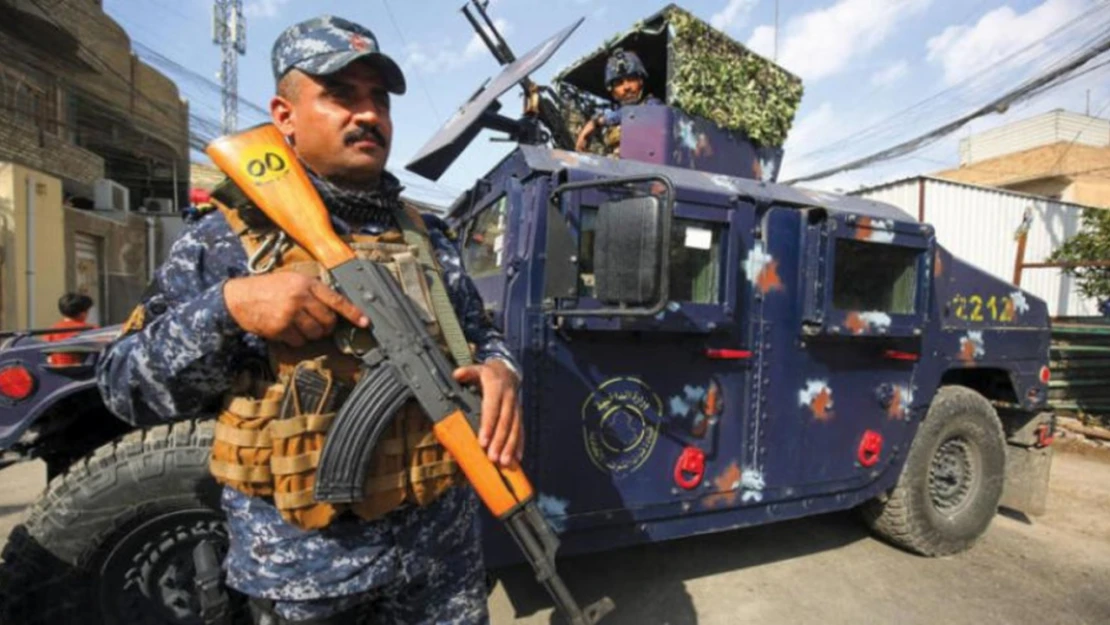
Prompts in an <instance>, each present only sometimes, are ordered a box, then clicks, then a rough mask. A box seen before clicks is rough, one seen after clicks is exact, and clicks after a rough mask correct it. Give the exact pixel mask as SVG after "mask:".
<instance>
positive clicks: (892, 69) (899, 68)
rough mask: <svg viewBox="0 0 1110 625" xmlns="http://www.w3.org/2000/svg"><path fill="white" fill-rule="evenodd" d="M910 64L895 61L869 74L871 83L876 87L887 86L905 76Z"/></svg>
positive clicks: (903, 61)
mask: <svg viewBox="0 0 1110 625" xmlns="http://www.w3.org/2000/svg"><path fill="white" fill-rule="evenodd" d="M909 70H910V64H909V63H907V62H906V61H905V59H903V60H901V61H895V62H894V63H890V64H889V65H887V66H886V67H884V68H883V69H881V70H879V71H877V72H875V73H874V74H872V75H871V84H872V85H874V86H876V87H887V86H890V85H893V84H894V83H896V82H898V81H899V80H902V79H903V78H905V76H906V74H908V73H909Z"/></svg>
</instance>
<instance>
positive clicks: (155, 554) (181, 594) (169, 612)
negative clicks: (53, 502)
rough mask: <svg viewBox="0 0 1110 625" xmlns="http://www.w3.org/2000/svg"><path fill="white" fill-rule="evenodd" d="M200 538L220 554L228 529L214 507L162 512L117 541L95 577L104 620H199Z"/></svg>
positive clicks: (141, 623) (185, 623) (183, 623)
mask: <svg viewBox="0 0 1110 625" xmlns="http://www.w3.org/2000/svg"><path fill="white" fill-rule="evenodd" d="M202 540H209V541H212V542H213V543H214V544H215V546H216V550H217V554H218V555H219V557H220V559H221V560H222V559H223V557H224V556H225V555H226V552H227V530H226V526H225V524H224V521H223V519H222V518H221V517H220V516H219V515H218V514H216V513H215V512H214V511H212V510H187V511H177V512H171V513H166V514H160V515H157V516H154V517H152V518H149V519H147V520H146V521H144V522H143V523H142V524H140V525H138V526H136V527H135V528H133V529H132V530H131V531H129V532H128V533H127V534H126V535H125V536H123V537H122V538H121V539H120V540H118V541H116V543H115V545H114V546H113V548H112V550H111V552H110V553H109V554H108V556H107V557H106V558H105V559H104V560H103V562H102V563H101V565H100V567H99V575H98V576H97V598H98V601H99V606H100V613H101V614H102V615H103V617H104V621H105V623H120V624H121V625H122V624H123V623H128V624H130V623H134V624H137V625H148V624H151V625H154V624H157V625H169V624H173V625H179V624H180V625H194V624H196V625H200V624H201V622H202V621H201V619H200V616H199V614H200V605H199V602H198V600H197V595H196V593H195V591H194V575H195V568H194V566H193V548H194V547H196V545H197V544H199V543H200V542H201V541H202Z"/></svg>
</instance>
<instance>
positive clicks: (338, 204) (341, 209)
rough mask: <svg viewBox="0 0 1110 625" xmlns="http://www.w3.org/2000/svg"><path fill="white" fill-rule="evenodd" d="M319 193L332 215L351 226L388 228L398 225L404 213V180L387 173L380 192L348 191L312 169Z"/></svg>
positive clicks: (384, 175)
mask: <svg viewBox="0 0 1110 625" xmlns="http://www.w3.org/2000/svg"><path fill="white" fill-rule="evenodd" d="M308 177H309V179H310V180H312V184H313V186H315V187H316V191H317V192H319V193H320V197H321V198H323V200H324V205H325V206H327V207H328V212H330V213H331V214H332V215H334V216H336V217H338V218H340V219H342V220H343V221H345V222H347V223H348V224H350V225H353V226H355V225H357V226H361V225H369V224H376V225H380V226H382V227H384V228H392V227H394V226H396V225H397V222H396V217H395V215H396V214H397V212H398V211H400V210H402V206H401V199H400V196H401V191H402V190H403V189H404V187H402V186H401V181H400V180H398V179H397V177H396V176H394V175H393V174H391V173H389V172H387V171H383V172H382V175H381V181H380V183H379V184H378V188H376V189H366V190H361V189H357V190H356V189H347V188H342V187H339V186H337V185H336V184H335V183H332V182H329V181H327V180H325V179H324V178H321V177H320V176H318V175H316V173H315V172H313V171H311V170H309V171H308Z"/></svg>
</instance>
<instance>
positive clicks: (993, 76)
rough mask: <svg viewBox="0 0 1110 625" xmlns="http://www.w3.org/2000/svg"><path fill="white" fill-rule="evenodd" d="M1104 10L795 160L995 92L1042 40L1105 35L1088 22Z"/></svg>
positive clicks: (1095, 9)
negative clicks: (1080, 32) (959, 99)
mask: <svg viewBox="0 0 1110 625" xmlns="http://www.w3.org/2000/svg"><path fill="white" fill-rule="evenodd" d="M1106 9H1107V6H1106V5H1101V6H1099V5H1096V6H1095V7H1093V8H1091V9H1089V10H1087V11H1085V12H1084V13H1082V14H1080V15H1079V16H1077V17H1075V18H1074V19H1072V20H1070V21H1068V22H1066V23H1065V24H1063V25H1061V26H1059V27H1058V28H1056V29H1054V30H1053V31H1052V32H1050V33H1049V34H1047V35H1045V36H1044V37H1042V38H1041V39H1038V40H1036V41H1034V42H1031V43H1029V44H1028V45H1026V46H1024V47H1023V48H1021V49H1019V50H1017V51H1015V52H1013V53H1012V54H1010V55H1008V56H1006V57H1003V58H1002V59H999V60H998V61H995V62H994V63H991V64H990V65H988V66H986V67H984V68H983V69H981V70H979V71H978V72H975V73H974V74H972V75H970V76H968V77H967V78H965V79H963V80H961V81H959V82H957V83H956V84H954V85H952V86H950V87H947V88H945V89H942V90H941V91H938V92H937V93H935V94H933V95H931V96H929V97H927V98H925V99H924V100H921V101H920V102H917V103H915V104H913V105H910V106H908V107H906V108H903V109H901V110H899V111H897V112H895V113H893V114H891V115H889V116H887V117H886V118H884V119H882V120H880V121H878V122H876V123H874V124H872V125H870V126H867V127H865V128H863V129H860V130H856V131H853V132H851V133H849V134H847V135H844V136H841V137H838V138H837V139H836V140H835V141H831V142H830V143H827V144H825V145H823V146H821V147H819V148H816V149H814V150H810V151H809V152H805V153H803V154H801V155H800V156H799V157H798V160H803V159H807V158H810V157H813V156H816V155H818V154H824V153H828V152H837V151H842V150H844V149H846V147H848V146H857V147H858V146H859V145H860V144H861V143H862V142H863V141H865V140H881V139H883V138H884V137H885V136H886V135H890V134H891V132H886V133H885V134H884V131H893V132H898V131H900V130H902V129H904V128H907V127H913V126H915V125H916V124H917V123H919V122H920V121H921V119H922V118H923V117H925V115H926V113H927V112H928V111H929V110H930V106H931V105H933V104H934V103H936V102H938V101H940V100H942V98H944V97H945V96H953V97H954V96H955V95H956V94H958V92H959V91H960V90H963V89H969V88H974V87H976V85H977V84H978V85H982V88H981V91H988V92H989V91H996V90H997V89H996V88H995V87H994V83H1000V82H1002V81H1003V80H1005V75H1004V73H1003V72H1001V71H999V70H1001V69H1002V68H1003V67H1006V66H1008V65H1016V64H1017V61H1018V60H1019V59H1020V57H1022V56H1023V55H1026V54H1027V53H1031V52H1036V51H1037V48H1038V46H1039V45H1041V44H1043V43H1044V42H1045V41H1047V40H1049V39H1052V38H1053V37H1056V36H1060V35H1063V34H1064V33H1065V32H1066V31H1068V30H1071V29H1072V28H1076V27H1083V26H1091V25H1092V24H1093V26H1094V31H1095V32H1096V33H1098V34H1100V35H1101V33H1103V32H1105V29H1106V27H1107V26H1108V25H1107V24H1100V23H1098V22H1092V21H1091V20H1089V18H1090V17H1092V16H1093V15H1095V14H1096V13H1099V12H1101V11H1105V10H1106ZM1085 47H1086V46H1082V47H1080V48H1079V49H1080V50H1082V49H1084V48H1085Z"/></svg>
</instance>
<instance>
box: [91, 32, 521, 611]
mask: <svg viewBox="0 0 1110 625" xmlns="http://www.w3.org/2000/svg"><path fill="white" fill-rule="evenodd" d="M272 61H273V69H274V77H275V80H276V81H277V82H278V87H277V95H276V96H275V97H274V98H273V100H272V102H271V105H270V109H271V115H272V118H273V122H274V124H275V125H276V126H277V127H278V128H279V129H280V130H281V131H282V132H283V134H285V135H286V137H287V138H288V140H289V142H290V143H291V144H292V145H293V146H294V149H295V150H296V152H297V154H298V157H299V158H300V159H301V160H302V161H303V163H304V164H305V166H306V168H307V169H308V170H309V173H310V177H311V178H312V181H313V183H314V185H315V186H316V188H317V190H318V191H320V194H321V196H322V197H323V198H324V201H325V204H326V205H327V207H328V209H329V212H330V214H331V217H332V221H333V225H334V226H335V228H336V231H337V232H339V233H340V234H343V233H363V234H374V233H380V232H382V231H384V230H386V229H391V228H395V227H396V223H395V218H394V214H395V211H396V210H397V207H398V204H399V200H398V194H399V192H400V191H401V187H400V185H399V183H398V181H397V179H396V178H395V177H394V176H392V175H391V174H390V173H388V172H387V171H385V164H386V160H387V158H388V154H389V146H390V143H391V139H392V123H391V119H390V94H391V93H392V94H403V93H404V91H405V79H404V76H403V74H402V72H401V70H400V68H399V67H398V66H397V64H396V63H395V62H394V61H393V60H392V59H390V58H389V57H388V56H386V55H384V54H382V53H381V52H380V51H379V49H378V44H377V40H376V39H375V37H374V35H373V34H372V33H371V31H369V30H367V29H366V28H364V27H362V26H359V25H357V24H354V23H351V22H349V21H346V20H342V19H338V18H335V17H331V16H323V17H319V18H315V19H311V20H308V21H306V22H303V23H300V24H297V25H295V26H293V27H291V28H289V29H288V30H286V31H285V32H283V33H282V34H281V35H280V36H279V37H278V39H277V41H276V43H275V45H274V48H273V59H272ZM425 221H426V223H427V225H428V226H429V228H428V230H429V232H428V235H429V237H430V240H431V244H432V247H433V249H434V251H435V255H436V256H437V259H438V261H439V264H440V265H441V266H442V267H443V275H444V278H445V280H444V281H445V283H446V289H447V291H448V295H449V297H450V300H451V304H452V305H453V307H454V310H455V312H456V313H457V316H458V318H459V320H460V322H461V325H462V326H463V330H464V333H465V335H466V339H467V341H468V342H469V343H471V344H473V345H474V346H475V347H476V358H475V360H476V362H478V363H480V364H477V365H473V366H469V367H463V368H460V369H459V370H457V371H456V373H455V377H456V379H458V380H460V381H462V382H464V383H473V384H477V385H479V386H480V388H481V390H482V396H483V401H482V422H481V423H482V426H481V431H480V432H479V441H480V442H481V443H482V445H483V446H485V447H486V449H487V451H488V453H489V457H490V459H491V460H494V461H495V462H500V463H502V464H504V465H507V464H508V463H509V462H510V461H511V460H512V459H513V458H514V457H515V458H516V459H518V460H519V454H520V450H521V449H522V442H523V441H522V432H521V426H522V423H521V416H520V402H519V401H518V396H517V392H518V384H519V379H518V373H517V372H518V370H519V369H518V367H517V365H516V363H515V362H514V359H513V356H512V355H511V354H510V352H509V350H508V349H507V347H506V345H505V343H504V341H503V338H502V336H501V335H500V334H499V333H498V332H497V331H496V330H495V329H494V328H493V327H492V326H491V325H490V323H489V322H488V320H487V318H486V317H485V316H484V315H483V310H482V302H481V300H480V297H479V295H478V292H477V291H476V290H475V287H474V285H473V283H472V282H471V280H470V278H469V277H467V276H466V275H465V273H464V272H463V269H462V266H461V264H460V259H459V256H458V252H457V250H456V248H455V247H454V245H453V244H452V242H451V240H450V238H449V236H448V234H447V231H446V228H445V227H444V226H443V224H442V222H439V221H438V220H436V219H434V218H426V219H425ZM247 266H248V259H247V257H246V253H245V252H244V249H243V246H242V245H241V243H240V241H239V239H238V238H237V236H236V234H235V233H233V232H232V231H231V228H230V227H229V225H228V221H227V220H225V219H224V217H223V216H222V215H221V214H220V213H218V212H213V213H211V214H209V215H206V216H205V217H204V218H203V219H201V220H200V221H199V222H198V223H196V224H194V225H193V226H192V228H191V229H190V230H188V231H187V232H186V233H185V234H183V235H182V237H181V238H180V239H179V240H178V241H177V242H176V243H175V244H174V246H173V248H172V249H171V251H170V253H169V257H168V258H167V260H166V262H165V263H164V264H163V265H162V266H161V267H160V268H159V270H158V272H157V275H156V277H155V280H154V282H153V284H152V285H151V288H150V289H149V290H148V293H147V295H146V296H145V297H144V300H143V302H142V304H141V310H140V311H139V313H140V314H139V315H138V316H140V317H143V318H144V320H143V322H142V323H141V329H138V330H134V331H131V332H129V333H127V334H125V335H124V336H123V337H122V338H121V339H119V340H118V341H117V342H116V343H115V344H113V345H112V346H111V348H110V349H109V350H108V351H107V353H106V354H105V357H104V358H103V359H102V361H101V364H100V366H99V371H98V382H99V386H100V389H101V392H102V394H103V395H104V397H105V400H106V402H107V404H108V405H109V406H110V407H111V409H112V410H113V411H114V412H116V413H117V414H118V415H120V416H122V417H123V418H125V419H127V420H128V421H130V422H132V423H135V424H144V425H145V424H151V423H156V422H159V421H164V420H172V419H186V418H192V417H198V416H206V415H208V414H211V413H212V412H213V411H214V410H215V409H217V408H218V406H219V402H220V398H221V397H223V396H224V395H225V394H226V393H227V392H228V391H229V387H230V385H231V383H232V382H231V381H232V379H233V378H234V377H235V376H236V374H237V373H238V372H239V371H240V370H241V369H242V368H244V367H246V366H247V365H246V363H248V362H251V361H257V359H259V358H261V359H264V358H265V357H266V353H267V348H266V345H267V342H272V341H281V342H284V343H286V344H289V345H292V346H298V345H302V344H305V343H306V342H310V341H314V340H318V339H321V338H326V337H327V336H328V335H329V334H330V333H331V331H332V329H333V327H334V326H335V324H336V322H337V319H338V318H340V317H342V318H344V319H346V320H347V321H349V322H350V323H353V324H357V325H360V326H362V327H367V325H368V323H369V322H372V320H367V319H365V318H362V317H361V315H360V312H359V311H358V309H357V308H355V307H354V305H353V304H351V303H350V302H349V301H347V300H346V299H344V298H343V297H342V296H341V295H339V294H338V293H337V292H335V291H333V290H332V289H330V288H328V287H327V286H326V285H325V284H324V283H323V282H321V281H320V280H318V279H313V278H309V277H305V276H303V275H301V274H298V273H295V272H280V273H277V272H276V273H267V274H261V275H251V274H249V273H248V267H247ZM135 325H136V326H138V325H139V324H135ZM222 504H223V507H224V510H225V511H226V513H227V516H228V530H229V535H230V551H229V553H228V555H227V559H226V562H225V565H226V568H227V583H228V585H229V586H231V587H232V588H235V589H236V590H239V591H241V592H243V593H245V594H246V595H248V596H250V597H251V608H252V614H253V615H254V618H255V622H256V623H275V624H279V623H353V622H361V621H360V619H362V618H364V617H366V616H368V617H369V621H370V622H374V623H467V624H469V623H483V622H488V614H487V609H486V595H487V588H486V585H485V575H484V566H483V562H482V557H481V552H480V546H479V537H478V531H477V528H476V522H475V521H476V509H477V499H476V497H475V495H474V493H473V491H472V490H471V489H470V487H469V486H465V485H464V486H453V487H450V488H449V490H448V491H447V493H446V494H444V495H442V496H441V497H440V498H439V499H437V500H435V501H433V502H432V503H430V504H428V505H426V506H415V505H411V504H402V505H401V506H400V507H398V508H396V509H395V510H393V511H392V512H389V513H388V514H387V515H386V516H385V517H383V518H381V519H378V520H372V521H364V520H362V519H359V518H355V517H352V516H350V515H345V516H342V517H340V518H338V519H337V520H336V521H334V522H333V523H332V524H331V525H330V526H328V527H326V528H324V529H322V530H302V529H299V528H298V527H295V526H293V525H290V524H289V523H287V522H285V521H284V520H283V519H282V517H281V516H280V515H279V513H278V511H277V509H276V508H275V507H274V505H273V503H272V502H271V501H270V500H268V499H267V498H264V497H251V496H248V495H245V494H243V493H241V492H239V491H237V490H235V489H232V488H225V489H224V492H223V497H222Z"/></svg>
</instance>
